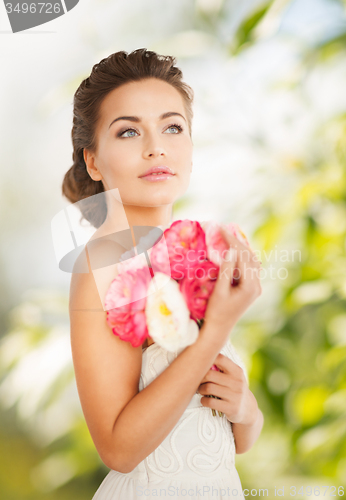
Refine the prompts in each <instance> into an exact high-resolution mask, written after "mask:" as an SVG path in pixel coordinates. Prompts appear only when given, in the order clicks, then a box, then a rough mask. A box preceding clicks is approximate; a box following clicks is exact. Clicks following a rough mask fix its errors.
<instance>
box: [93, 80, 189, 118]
mask: <svg viewBox="0 0 346 500" xmlns="http://www.w3.org/2000/svg"><path fill="white" fill-rule="evenodd" d="M166 111H177V112H179V113H181V114H183V115H184V116H186V113H185V108H184V101H183V97H182V95H181V94H180V93H179V91H178V90H177V89H176V88H175V87H173V86H172V85H171V84H169V83H167V82H164V81H162V80H159V79H157V78H147V79H145V80H140V81H138V82H128V83H125V84H123V85H121V86H120V87H118V88H116V89H114V90H112V91H111V92H109V94H107V96H106V97H105V98H104V100H103V101H102V104H101V106H100V122H101V123H100V126H101V127H102V126H103V125H105V123H108V121H109V120H110V121H109V123H111V121H112V120H114V118H116V117H117V116H122V115H124V116H125V115H126V116H130V115H131V116H139V117H140V118H149V119H150V118H153V119H154V118H158V116H159V115H161V114H162V113H164V112H166ZM108 125H109V124H108Z"/></svg>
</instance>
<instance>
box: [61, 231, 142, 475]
mask: <svg viewBox="0 0 346 500" xmlns="http://www.w3.org/2000/svg"><path fill="white" fill-rule="evenodd" d="M94 241H96V243H95V244H96V245H98V246H99V248H100V251H101V252H103V251H106V250H105V248H106V249H107V247H108V245H109V242H107V241H106V240H101V241H98V240H94ZM111 246H112V251H113V252H115V253H116V255H115V258H116V257H117V256H120V255H121V253H123V251H124V250H123V248H122V247H121V246H120V245H118V246H115V245H114V244H113V243H111ZM87 247H88V245H87ZM85 252H86V254H85V255H82V254H81V255H80V256H79V258H80V259H81V260H82V259H86V260H87V263H88V272H85V273H78V272H73V273H72V276H71V285H70V302H69V313H70V332H71V348H72V358H73V364H74V369H75V376H76V382H77V389H78V393H79V397H80V401H81V405H82V409H83V413H84V416H85V419H86V422H87V425H88V428H89V431H90V434H91V437H92V439H93V441H94V443H95V446H96V448H97V450H98V452H99V455H100V457H101V459H102V460H103V461H104V463H105V464H106V465H108V466H109V464H114V463H116V459H114V457H111V458H110V450H109V443H110V442H111V440H110V436H111V434H112V430H113V426H114V424H115V421H116V419H117V417H118V415H119V414H120V413H121V411H122V410H123V408H124V407H125V406H126V405H127V404H128V403H129V401H130V400H131V399H132V398H133V397H134V396H135V395H136V394H137V393H138V391H139V379H140V374H141V367H142V347H141V346H139V347H133V346H132V345H131V344H130V343H129V342H125V341H123V340H121V339H120V338H119V337H118V336H117V335H115V334H114V333H113V331H112V329H111V327H110V326H109V325H108V323H107V311H105V310H104V308H103V304H102V300H101V298H102V294H100V282H102V283H103V282H105V280H104V279H103V278H102V276H106V282H107V280H108V282H109V283H110V282H111V281H112V279H114V270H112V269H113V266H112V264H110V265H108V266H107V265H106V266H104V267H101V268H100V269H99V270H98V269H92V267H91V264H90V256H89V254H88V249H87V248H86V249H85ZM106 253H107V252H106ZM113 257H114V256H113ZM77 260H78V259H77ZM108 264H109V263H108ZM75 265H76V266H78V262H77V261H76V264H75ZM77 269H78V267H77ZM112 273H113V274H112ZM108 274H111V276H108ZM99 276H101V278H102V279H100V278H99ZM99 280H100V281H99ZM114 460H115V462H114Z"/></svg>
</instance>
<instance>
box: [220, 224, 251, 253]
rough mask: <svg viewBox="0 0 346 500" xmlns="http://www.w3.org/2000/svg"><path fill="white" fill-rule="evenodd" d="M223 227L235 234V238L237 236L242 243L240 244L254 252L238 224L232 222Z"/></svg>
mask: <svg viewBox="0 0 346 500" xmlns="http://www.w3.org/2000/svg"><path fill="white" fill-rule="evenodd" d="M223 226H224V227H225V228H226V229H228V230H229V231H230V232H231V233H232V234H233V236H235V237H236V238H237V239H238V240H239V241H240V243H243V244H244V245H247V246H248V247H249V248H250V250H252V248H251V247H250V243H249V240H248V239H247V237H246V236H245V234H244V233H243V231H242V230H241V229H240V227H239V225H238V224H236V223H235V222H230V223H229V224H223Z"/></svg>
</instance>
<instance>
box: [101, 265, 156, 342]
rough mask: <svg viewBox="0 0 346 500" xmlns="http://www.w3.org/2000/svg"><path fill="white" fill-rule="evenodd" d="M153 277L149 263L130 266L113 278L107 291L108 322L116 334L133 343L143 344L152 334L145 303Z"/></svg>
mask: <svg viewBox="0 0 346 500" xmlns="http://www.w3.org/2000/svg"><path fill="white" fill-rule="evenodd" d="M150 279H151V276H150V272H149V268H148V267H143V268H141V269H133V270H131V269H129V270H127V271H125V272H123V273H120V274H119V275H118V276H117V277H116V278H115V279H114V280H113V281H112V283H111V285H110V287H109V289H108V291H107V294H106V298H105V308H106V310H107V323H108V324H109V326H110V327H111V328H112V331H113V333H114V335H117V336H118V337H120V339H121V340H125V341H127V342H131V344H132V346H133V347H138V346H140V345H142V344H143V342H144V340H145V339H146V338H147V337H148V336H149V334H148V329H147V324H146V318H145V305H146V296H147V290H148V286H149V282H150Z"/></svg>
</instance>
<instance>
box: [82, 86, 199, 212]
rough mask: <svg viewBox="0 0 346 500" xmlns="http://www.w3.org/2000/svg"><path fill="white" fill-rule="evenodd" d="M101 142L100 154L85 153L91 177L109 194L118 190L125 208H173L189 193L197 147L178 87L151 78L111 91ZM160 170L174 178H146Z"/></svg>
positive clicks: (98, 132)
mask: <svg viewBox="0 0 346 500" xmlns="http://www.w3.org/2000/svg"><path fill="white" fill-rule="evenodd" d="M168 113H169V115H170V116H164V115H165V114H168ZM96 137H97V150H96V152H95V153H91V152H88V151H86V150H84V159H85V161H86V164H87V168H88V172H89V174H90V176H91V177H92V178H93V179H94V180H102V182H103V184H104V188H105V190H110V189H115V188H118V189H119V193H120V197H121V199H122V202H123V204H124V205H136V206H147V207H155V206H162V205H169V204H172V203H173V202H174V201H175V200H176V199H177V198H178V197H180V196H181V195H182V194H183V193H185V191H186V189H187V187H188V185H189V181H190V175H191V169H192V149H193V145H192V140H191V137H190V134H189V128H188V123H187V115H186V111H185V108H184V102H183V98H182V96H181V95H180V93H179V92H178V91H177V90H176V89H175V88H174V87H173V86H172V85H170V84H168V83H166V82H164V81H162V80H159V79H156V78H150V79H145V80H142V81H139V82H130V83H126V84H124V85H122V86H121V87H119V88H117V89H115V90H113V91H111V92H110V93H109V94H108V95H107V96H106V97H105V99H104V100H103V102H102V104H101V107H100V119H99V121H98V123H97V128H96ZM156 166H160V167H168V168H169V169H171V171H173V173H174V175H171V176H165V178H162V179H159V176H156V177H155V178H154V181H150V180H148V178H145V177H141V176H143V174H145V173H146V171H147V170H148V169H149V168H151V167H156ZM155 179H158V180H156V181H155Z"/></svg>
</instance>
